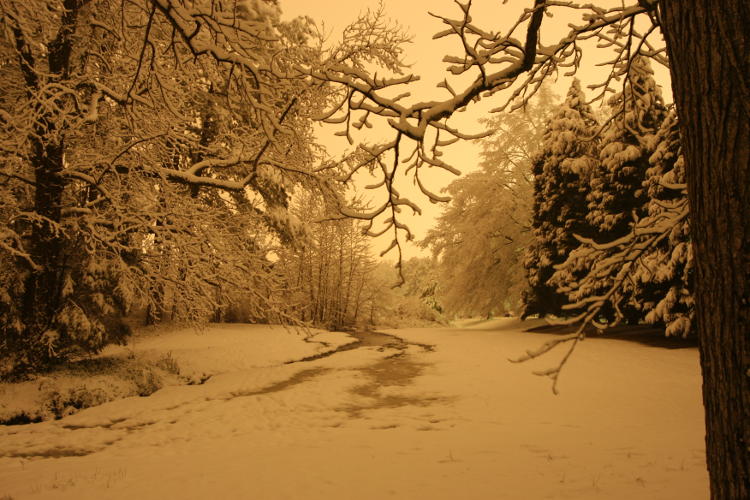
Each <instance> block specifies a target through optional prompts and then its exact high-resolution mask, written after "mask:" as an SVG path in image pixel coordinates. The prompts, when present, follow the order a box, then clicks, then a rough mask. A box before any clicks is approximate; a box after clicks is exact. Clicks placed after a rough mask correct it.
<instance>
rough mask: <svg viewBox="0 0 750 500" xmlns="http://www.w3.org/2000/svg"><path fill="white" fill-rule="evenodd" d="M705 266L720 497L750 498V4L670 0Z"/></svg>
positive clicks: (701, 323)
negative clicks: (749, 337)
mask: <svg viewBox="0 0 750 500" xmlns="http://www.w3.org/2000/svg"><path fill="white" fill-rule="evenodd" d="M661 16H662V28H663V32H664V34H665V37H666V40H667V47H668V50H669V58H670V64H671V72H672V86H673V91H674V97H675V103H676V106H677V112H678V115H679V118H680V122H681V132H682V143H683V150H684V156H685V161H686V167H687V177H688V187H689V197H690V205H691V207H690V208H691V221H690V224H691V233H692V237H693V247H694V251H695V260H696V267H697V276H696V277H697V280H696V306H697V319H698V331H699V335H700V354H701V367H702V370H703V402H704V406H705V412H706V413H705V415H706V452H707V462H708V470H709V475H710V484H711V498H713V499H722V500H723V499H737V500H739V499H748V498H750V470H749V467H750V456H749V455H750V453H749V450H748V446H749V445H750V345H749V342H748V329H749V328H750V197H749V196H748V194H750V90H749V89H750V31H748V28H747V27H748V26H750V4H748V2H747V1H746V0H726V1H722V2H716V1H714V0H694V1H692V2H686V1H680V0H662V2H661Z"/></svg>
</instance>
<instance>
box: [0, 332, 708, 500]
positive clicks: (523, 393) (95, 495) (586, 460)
mask: <svg viewBox="0 0 750 500" xmlns="http://www.w3.org/2000/svg"><path fill="white" fill-rule="evenodd" d="M518 326H519V325H517V324H515V323H514V322H513V320H495V321H492V322H486V323H482V324H479V325H476V326H475V327H473V328H464V329H432V330H430V329H412V330H398V331H393V332H392V333H395V334H397V335H398V336H399V337H401V338H403V339H406V340H407V341H408V342H409V344H403V343H399V342H397V341H393V339H392V338H390V337H381V338H378V339H374V342H372V344H374V345H364V346H359V347H358V348H355V349H348V350H344V351H342V352H338V353H336V354H334V355H331V356H327V357H321V358H320V359H312V360H309V361H304V362H297V363H291V364H277V365H274V366H270V367H256V368H249V369H242V370H238V371H230V372H226V373H221V374H217V375H215V376H213V377H212V378H211V379H210V380H209V381H208V382H206V383H205V384H204V385H197V386H181V387H169V388H166V389H163V390H161V391H159V392H157V393H155V394H154V395H152V396H151V397H148V398H129V399H125V400H121V401H115V402H112V403H108V404H105V405H102V406H100V407H96V408H91V409H89V410H84V411H82V412H81V413H79V414H77V415H73V416H71V417H68V418H65V419H62V420H59V421H55V422H47V423H41V424H32V425H27V426H16V427H7V428H2V429H0V455H2V458H0V498H3V495H10V497H11V498H13V499H14V500H21V499H26V498H69V499H82V498H91V499H132V498H138V499H139V500H146V499H171V498H180V499H209V498H248V499H250V498H252V499H254V500H266V499H267V500H276V499H311V500H318V499H320V500H323V499H326V500H337V499H352V498H357V499H373V500H374V499H385V498H397V499H404V500H410V499H414V500H417V499H430V500H433V499H459V498H460V499H542V498H571V499H587V498H604V499H632V498H640V499H664V500H668V499H674V498H680V499H686V500H690V499H705V498H708V491H707V475H706V472H705V462H704V458H703V453H704V445H703V416H702V415H703V413H702V411H703V410H702V406H701V401H700V373H699V367H698V357H697V352H696V351H695V350H694V349H675V350H668V349H659V348H653V347H646V346H643V345H639V344H635V343H629V342H622V341H617V340H606V339H594V340H591V341H587V342H584V343H583V344H582V345H581V346H580V348H579V351H578V352H577V353H576V354H575V356H574V358H573V359H572V363H571V364H570V366H568V367H567V368H566V371H565V373H564V374H563V376H562V378H561V390H562V394H561V395H560V396H557V397H555V396H553V395H552V394H551V393H550V391H549V382H548V380H547V379H543V378H540V377H535V376H533V375H531V373H530V372H531V370H532V368H533V366H532V365H530V364H522V365H512V364H510V363H508V362H507V361H506V359H507V358H508V357H509V356H514V355H518V354H519V353H521V352H522V351H523V350H524V349H528V348H532V347H535V346H537V345H538V344H539V343H541V342H543V341H544V339H545V338H547V336H546V335H541V334H529V333H523V332H521V331H520V330H519V329H518ZM383 344H386V345H383ZM389 344H390V345H389ZM427 345H434V346H435V348H434V349H430V348H428V347H427ZM551 362H552V360H551V359H547V360H542V361H541V362H540V363H539V364H538V365H537V367H539V366H544V365H549V364H550V363H551Z"/></svg>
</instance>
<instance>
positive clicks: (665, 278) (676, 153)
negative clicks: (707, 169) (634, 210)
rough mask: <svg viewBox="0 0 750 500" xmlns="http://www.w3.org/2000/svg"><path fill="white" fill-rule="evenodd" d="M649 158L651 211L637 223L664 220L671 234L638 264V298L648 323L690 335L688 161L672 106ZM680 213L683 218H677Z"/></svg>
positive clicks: (670, 332)
mask: <svg viewBox="0 0 750 500" xmlns="http://www.w3.org/2000/svg"><path fill="white" fill-rule="evenodd" d="M650 163H651V165H652V166H651V168H649V169H648V171H647V178H646V182H645V183H644V187H645V188H646V189H647V191H648V197H649V201H648V203H647V206H646V208H647V216H646V217H645V218H644V219H643V220H641V221H640V222H639V224H638V225H639V226H641V227H658V226H660V225H664V226H665V227H666V228H667V229H666V230H667V231H668V232H669V234H668V236H667V237H666V238H665V239H663V240H661V241H660V242H659V243H658V244H657V245H655V246H654V248H653V249H652V251H650V252H649V253H648V254H647V255H645V256H644V257H642V258H641V259H640V260H639V261H638V262H637V264H636V269H635V271H634V276H633V280H634V282H635V283H634V289H635V296H636V300H635V303H637V304H638V305H639V306H640V307H641V308H642V312H643V313H645V317H644V319H645V321H646V322H647V323H652V324H659V325H663V326H664V327H665V332H666V334H667V335H680V336H683V337H686V336H688V335H694V333H695V332H694V329H695V326H694V321H693V317H694V313H695V304H694V300H693V274H694V272H693V248H692V245H691V243H690V225H689V222H688V218H687V217H684V214H686V213H687V210H688V202H687V186H686V184H685V182H686V181H685V162H684V159H683V157H682V147H681V144H680V134H679V123H678V121H677V114H676V113H675V111H674V110H671V111H670V112H669V114H668V115H667V118H666V119H665V120H664V123H663V125H662V127H661V128H660V129H659V132H658V133H657V135H656V138H655V147H654V153H653V154H652V155H651V158H650ZM678 216H683V217H681V218H679V220H677V217H678ZM673 221H674V222H673ZM672 222H673V223H672Z"/></svg>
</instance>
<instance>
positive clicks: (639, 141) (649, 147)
mask: <svg viewBox="0 0 750 500" xmlns="http://www.w3.org/2000/svg"><path fill="white" fill-rule="evenodd" d="M619 71H620V73H621V76H625V75H627V78H626V79H625V84H624V86H623V90H622V92H618V93H617V94H615V95H614V96H612V98H611V99H610V100H609V105H610V107H611V108H612V110H613V112H614V115H613V116H612V118H611V119H610V123H609V125H608V126H607V128H606V129H605V131H604V133H603V135H602V138H601V141H602V147H601V151H600V153H599V159H600V163H599V165H598V167H597V168H596V169H595V170H594V171H593V175H592V178H591V182H590V186H591V191H590V193H589V195H588V198H587V200H588V213H587V215H586V221H587V222H588V224H589V225H590V226H591V231H592V233H591V236H592V237H593V240H594V241H596V242H597V243H600V244H603V243H608V242H612V241H615V240H618V239H619V238H623V237H624V236H626V235H627V234H629V233H630V232H631V230H632V227H633V225H634V224H635V223H636V222H637V221H638V220H639V219H641V218H643V217H645V216H646V215H647V205H648V192H647V190H646V189H644V185H643V184H644V181H645V180H646V175H647V170H648V169H649V157H650V156H651V154H652V153H653V147H654V144H655V140H654V137H655V134H656V132H657V131H658V130H659V127H660V126H661V124H662V122H663V121H664V118H665V116H666V112H667V110H666V107H665V106H664V103H663V99H662V97H661V92H660V91H659V89H658V88H657V86H656V82H655V81H654V78H653V70H652V69H651V66H650V64H649V62H648V60H647V59H646V58H644V57H640V56H636V57H633V58H632V59H630V61H629V65H628V64H623V65H621V67H620V68H619ZM613 251H614V249H613ZM584 254H585V252H578V254H577V255H575V256H572V258H571V259H570V264H572V265H573V267H574V268H578V267H579V266H580V261H581V257H582V255H584ZM597 255H598V258H600V259H607V257H608V256H610V255H611V253H608V252H599V253H598V254H597ZM589 264H590V265H591V266H593V265H595V263H594V262H591V261H590V262H589ZM566 267H567V266H566ZM611 269H612V270H613V271H615V269H614V268H611ZM614 281H615V280H614V277H613V276H611V275H610V276H604V275H600V276H599V282H598V284H596V285H594V286H593V288H590V289H586V290H584V289H582V288H580V287H579V288H578V290H577V291H576V292H575V293H574V294H573V297H571V298H572V299H573V300H580V299H581V298H582V296H584V295H586V294H593V295H602V294H603V293H605V290H608V289H610V288H611V286H612V284H613V283H614ZM628 291H629V292H630V293H631V297H632V291H633V287H632V281H630V280H629V281H628V282H627V283H626V284H625V285H624V286H623V287H622V292H623V293H626V292H628ZM618 308H619V312H617V313H616V312H615V309H618ZM601 312H602V316H603V319H605V320H606V321H608V322H609V321H612V320H614V319H615V317H616V316H623V317H624V318H625V319H626V321H627V322H628V323H637V322H638V321H639V320H640V319H642V314H641V312H640V310H639V307H638V306H637V305H635V304H634V303H633V301H632V300H631V298H628V297H626V296H623V300H622V301H621V302H620V303H619V304H616V305H615V307H614V308H612V307H609V306H605V307H603V308H602V311H601Z"/></svg>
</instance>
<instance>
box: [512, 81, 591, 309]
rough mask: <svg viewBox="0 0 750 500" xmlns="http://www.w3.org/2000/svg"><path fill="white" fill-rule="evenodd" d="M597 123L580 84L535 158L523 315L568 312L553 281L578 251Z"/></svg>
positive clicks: (550, 125) (575, 83)
mask: <svg viewBox="0 0 750 500" xmlns="http://www.w3.org/2000/svg"><path fill="white" fill-rule="evenodd" d="M596 130H597V121H596V118H595V116H594V113H593V112H592V110H591V107H590V106H589V105H588V104H586V100H585V97H584V94H583V91H582V90H581V85H580V82H579V81H578V80H574V81H573V84H572V85H571V87H570V90H569V91H568V95H567V97H566V99H565V102H564V103H562V104H561V105H560V107H559V109H558V111H557V112H556V113H555V114H554V116H553V117H552V118H551V119H550V121H549V123H548V124H547V131H546V132H545V134H544V138H543V141H542V147H541V150H540V151H539V152H538V153H537V155H536V156H535V158H534V160H533V166H532V171H533V174H534V207H533V220H532V229H533V240H532V243H531V244H530V245H529V247H528V248H527V249H526V258H525V261H524V267H525V268H526V275H527V279H528V283H529V290H528V292H527V293H526V294H525V296H524V312H523V316H524V317H525V316H529V315H531V314H540V315H545V314H554V315H560V314H561V313H562V306H563V305H564V304H565V302H566V301H567V297H566V296H565V295H564V294H563V293H561V292H560V291H558V290H557V285H556V284H554V283H551V282H550V278H551V277H552V275H553V273H554V272H555V266H556V265H558V264H561V263H563V262H564V261H565V259H566V258H567V256H568V255H569V254H570V252H571V251H573V250H574V249H575V248H576V247H578V245H579V243H578V240H577V239H576V238H575V236H574V235H575V234H578V235H588V232H589V229H588V227H587V225H586V224H585V217H586V211H587V206H586V196H587V189H588V188H587V185H588V178H589V173H590V172H591V170H592V169H594V168H595V166H596V146H597V143H596V141H595V140H593V138H594V137H595V135H596Z"/></svg>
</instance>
